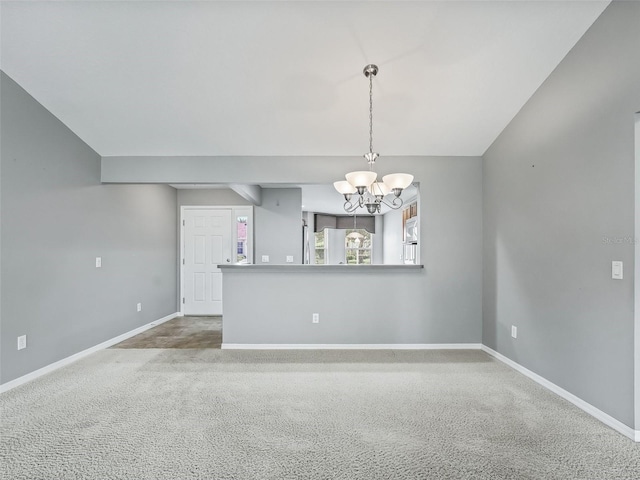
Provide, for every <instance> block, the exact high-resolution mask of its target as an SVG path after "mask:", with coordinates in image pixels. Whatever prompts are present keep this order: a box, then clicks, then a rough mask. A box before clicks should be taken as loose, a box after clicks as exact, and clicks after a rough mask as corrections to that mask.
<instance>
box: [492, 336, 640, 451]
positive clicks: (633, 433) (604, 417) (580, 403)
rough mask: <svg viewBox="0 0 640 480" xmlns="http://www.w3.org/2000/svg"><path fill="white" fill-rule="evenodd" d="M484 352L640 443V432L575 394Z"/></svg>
mask: <svg viewBox="0 0 640 480" xmlns="http://www.w3.org/2000/svg"><path fill="white" fill-rule="evenodd" d="M482 350H483V351H484V352H486V353H488V354H489V355H491V356H492V357H494V358H496V359H497V360H500V361H501V362H503V363H504V364H506V365H508V366H509V367H511V368H513V369H514V370H516V371H518V372H520V373H521V374H523V375H524V376H526V377H529V378H530V379H531V380H533V381H534V382H536V383H539V384H540V385H542V386H543V387H545V388H547V389H548V390H551V391H552V392H553V393H555V394H556V395H558V396H560V397H562V398H564V399H565V400H567V401H569V402H571V403H573V404H574V405H575V406H576V407H578V408H580V409H581V410H584V411H585V412H587V413H588V414H589V415H591V416H592V417H595V418H596V419H598V420H600V421H601V422H602V423H604V424H605V425H607V426H609V427H611V428H613V429H614V430H616V431H617V432H620V433H621V434H623V435H624V436H625V437H628V438H630V439H631V440H633V441H635V442H640V430H634V429H633V428H631V427H629V426H627V425H625V424H624V423H622V422H621V421H619V420H616V419H615V418H613V417H612V416H611V415H609V414H607V413H605V412H603V411H602V410H600V409H598V408H596V407H594V406H593V405H591V404H590V403H587V402H585V401H584V400H582V399H581V398H579V397H576V396H575V395H574V394H573V393H570V392H568V391H566V390H565V389H564V388H562V387H559V386H558V385H556V384H555V383H552V382H550V381H549V380H547V379H546V378H544V377H541V376H540V375H538V374H537V373H534V372H532V371H531V370H529V369H527V368H525V367H523V366H522V365H520V364H519V363H516V362H514V361H513V360H511V359H510V358H508V357H505V356H504V355H502V354H501V353H498V352H496V351H495V350H493V349H492V348H489V347H487V346H486V345H482Z"/></svg>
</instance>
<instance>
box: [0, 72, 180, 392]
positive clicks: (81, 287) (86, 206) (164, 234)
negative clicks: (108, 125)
mask: <svg viewBox="0 0 640 480" xmlns="http://www.w3.org/2000/svg"><path fill="white" fill-rule="evenodd" d="M0 83H1V86H0V89H1V90H0V96H1V97H2V105H1V109H2V110H1V112H0V114H1V116H2V126H1V132H0V136H1V137H2V146H1V151H0V154H1V169H2V179H1V185H0V197H1V208H2V211H1V215H2V233H1V235H2V239H1V250H0V256H1V260H2V262H1V264H2V266H1V276H2V291H1V295H0V297H1V313H0V316H1V320H0V337H1V342H2V349H1V362H0V363H1V370H0V382H2V383H6V382H8V381H10V380H12V379H15V378H17V377H19V376H22V375H25V374H27V373H29V372H31V371H34V370H36V369H38V368H41V367H43V366H46V365H48V364H51V363H53V362H55V361H57V360H60V359H62V358H65V357H67V356H69V355H72V354H74V353H77V352H79V351H81V350H84V349H86V348H89V347H92V346H94V345H96V344H98V343H101V342H103V341H105V340H108V339H110V338H113V337H115V336H117V335H120V334H122V333H125V332H127V331H129V330H131V329H134V328H136V327H138V326H141V325H144V324H146V323H149V322H151V321H153V320H156V319H158V318H161V317H163V316H166V315H169V314H171V313H173V312H175V311H176V308H175V307H176V295H175V292H176V275H175V264H176V251H177V248H176V233H175V232H176V230H175V225H176V213H175V212H176V194H175V190H174V189H172V188H171V187H168V186H153V185H146V186H133V185H101V184H100V156H99V155H98V154H97V153H96V152H94V151H93V150H92V149H91V148H89V147H88V146H87V145H86V144H85V143H83V142H82V141H81V140H80V139H79V138H78V137H76V136H75V135H74V134H73V133H72V132H71V131H70V130H69V129H67V128H66V127H65V126H64V125H63V124H62V123H61V122H60V121H59V120H57V119H56V118H55V117H54V116H52V115H51V114H50V113H49V112H48V111H47V110H45V109H44V108H43V107H42V106H41V105H40V104H38V103H37V102H36V101H35V100H34V99H33V98H31V97H30V96H29V95H28V94H27V93H26V92H25V91H24V90H22V88H20V87H19V86H18V85H17V84H16V83H14V82H13V81H12V80H11V79H10V78H9V77H7V76H6V75H4V73H3V74H2V75H1V77H0ZM97 256H101V257H102V262H103V267H102V268H101V269H97V268H95V257H97ZM138 302H141V303H142V304H143V310H142V312H140V313H138V312H136V303H138ZM24 334H26V335H27V348H26V349H25V350H21V351H17V349H16V339H17V337H18V336H19V335H24Z"/></svg>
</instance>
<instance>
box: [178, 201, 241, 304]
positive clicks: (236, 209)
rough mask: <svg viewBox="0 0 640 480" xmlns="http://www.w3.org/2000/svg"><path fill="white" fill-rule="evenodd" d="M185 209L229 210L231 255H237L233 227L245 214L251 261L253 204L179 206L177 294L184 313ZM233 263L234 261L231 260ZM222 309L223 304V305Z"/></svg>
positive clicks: (236, 234) (236, 241)
mask: <svg viewBox="0 0 640 480" xmlns="http://www.w3.org/2000/svg"><path fill="white" fill-rule="evenodd" d="M187 210H229V211H230V212H231V248H232V253H233V255H234V256H235V255H237V253H236V252H237V248H238V229H237V228H235V224H236V218H237V217H238V215H245V216H247V218H248V221H247V243H248V248H247V262H248V263H253V205H181V206H180V220H179V221H180V224H179V225H180V245H179V247H178V248H179V251H178V265H179V268H180V274H179V276H180V292H179V295H178V304H179V305H178V306H179V307H180V308H179V309H178V311H179V312H180V315H184V261H185V255H184V227H185V225H184V223H185V222H184V214H185V212H186V211H187ZM232 264H235V262H232ZM223 309H224V305H223Z"/></svg>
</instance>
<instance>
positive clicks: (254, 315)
mask: <svg viewBox="0 0 640 480" xmlns="http://www.w3.org/2000/svg"><path fill="white" fill-rule="evenodd" d="M220 268H221V269H222V272H223V277H224V282H223V303H224V329H223V344H222V348H287V347H290V348H304V347H308V348H323V347H324V348H328V347H339V346H345V347H346V346H352V345H361V346H371V345H388V344H397V345H410V344H416V343H421V344H422V343H426V342H427V339H428V337H427V336H425V332H424V321H423V320H424V313H423V307H422V304H423V301H422V300H423V298H424V295H423V293H422V292H421V289H422V287H421V285H422V283H423V278H422V277H425V276H426V275H427V272H426V270H425V269H424V267H423V265H220ZM314 316H315V317H314ZM314 318H315V319H316V320H317V321H314ZM432 341H433V340H432Z"/></svg>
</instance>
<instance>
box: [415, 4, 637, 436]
mask: <svg viewBox="0 0 640 480" xmlns="http://www.w3.org/2000/svg"><path fill="white" fill-rule="evenodd" d="M639 26H640V3H636V2H613V3H611V5H610V6H609V7H608V8H607V9H606V10H605V11H604V13H603V14H602V15H601V17H600V18H599V19H598V20H597V21H596V22H595V23H594V25H593V26H592V27H591V29H590V30H589V31H587V33H586V34H585V35H584V37H583V38H582V39H581V40H580V41H579V42H578V44H577V45H576V46H575V47H574V48H573V50H572V51H571V52H570V53H569V54H568V55H567V57H566V58H565V59H564V60H563V61H562V62H561V64H560V65H559V66H558V67H557V68H556V70H555V71H554V72H553V73H552V74H551V76H550V77H549V78H548V79H547V80H546V81H545V83H544V84H543V85H542V86H541V87H540V89H539V90H538V91H537V92H536V94H535V95H534V96H533V97H532V98H531V100H530V101H529V102H528V103H527V104H526V105H525V106H524V107H523V108H522V110H521V111H520V113H519V114H518V115H517V116H516V117H515V118H514V120H513V121H512V122H511V123H510V125H509V126H508V127H507V128H506V129H505V130H504V131H503V132H502V134H501V135H500V136H499V137H498V138H497V140H496V141H495V142H494V144H493V145H492V146H491V148H489V150H488V151H487V152H486V154H485V155H484V187H483V190H484V197H483V201H484V282H483V285H484V300H483V307H484V308H483V310H484V311H483V342H484V343H485V344H486V345H488V346H489V347H491V348H493V349H495V350H497V351H498V352H500V353H502V354H504V355H506V356H507V357H509V358H511V359H513V360H515V361H516V362H518V363H520V364H521V365H523V366H525V367H526V368H528V369H530V370H532V371H534V372H535V373H537V374H539V375H542V376H543V377H545V378H546V379H548V380H550V381H551V382H553V383H555V384H557V385H559V386H560V387H562V388H564V389H566V390H568V391H569V392H571V393H573V394H575V395H577V396H578V397H580V398H582V399H583V400H585V401H587V402H589V403H590V404H592V405H594V406H595V407H597V408H599V409H601V410H603V411H604V412H606V413H608V414H610V415H611V416H613V417H614V418H616V419H618V420H620V421H622V422H623V423H625V424H626V425H628V426H633V425H634V409H633V403H634V396H633V395H634V391H633V389H634V387H633V385H634V383H633V381H634V378H633V370H634V344H633V339H634V302H633V282H634V275H633V273H634V269H633V265H634V263H633V262H634V241H633V235H634V112H636V111H638V110H639V109H640V61H639V60H638V59H639V58H640V57H639V54H640V28H638V27H639ZM427 238H428V236H427ZM625 239H627V240H625ZM612 260H622V261H623V262H624V264H625V278H624V280H612V279H611V261H612ZM511 325H516V326H517V327H518V338H517V339H512V338H511V336H510V328H511Z"/></svg>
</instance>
